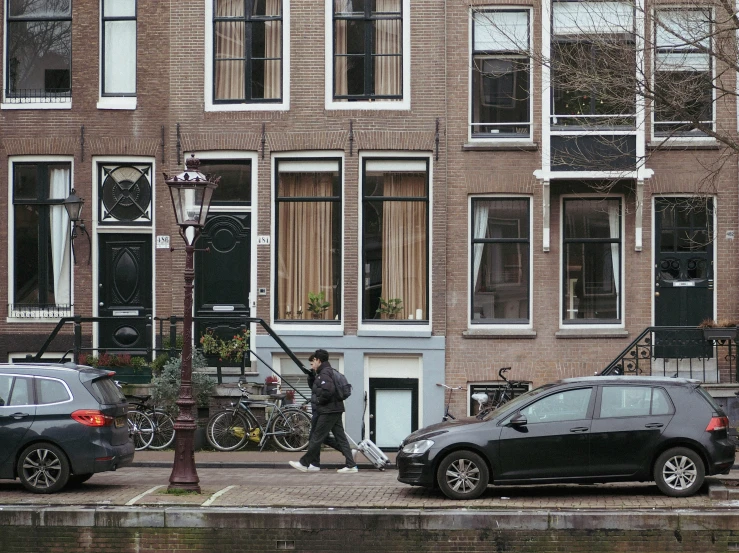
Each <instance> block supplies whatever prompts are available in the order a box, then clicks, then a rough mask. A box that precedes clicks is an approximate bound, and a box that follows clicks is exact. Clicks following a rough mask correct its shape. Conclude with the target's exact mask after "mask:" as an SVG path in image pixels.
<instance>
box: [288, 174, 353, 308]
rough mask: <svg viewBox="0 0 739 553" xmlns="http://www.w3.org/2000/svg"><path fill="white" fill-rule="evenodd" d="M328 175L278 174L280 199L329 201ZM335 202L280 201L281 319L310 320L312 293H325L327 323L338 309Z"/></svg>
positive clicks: (329, 179)
mask: <svg viewBox="0 0 739 553" xmlns="http://www.w3.org/2000/svg"><path fill="white" fill-rule="evenodd" d="M332 185H333V176H332V175H331V174H330V173H280V195H281V196H282V197H291V196H292V197H296V196H300V197H316V198H321V197H326V196H330V195H331V193H332V188H333V187H332ZM333 205H334V204H333V202H330V201H311V202H280V203H279V218H280V222H279V229H278V233H279V234H278V243H279V246H278V263H279V268H278V280H277V298H278V302H279V303H278V309H277V311H278V313H277V318H287V315H286V313H287V312H288V311H290V312H291V313H292V318H293V319H297V318H298V314H297V312H298V309H299V308H302V311H303V315H302V318H303V319H310V318H311V315H310V313H308V307H307V306H308V293H309V292H310V293H319V292H324V295H325V297H326V301H329V302H331V306H330V307H329V308H328V310H327V311H326V314H325V317H324V318H326V319H333V318H334V316H335V315H336V314H337V313H338V309H339V306H337V305H334V294H333V290H334V287H333V283H334V280H335V279H334V274H333V266H334V257H333V256H334V254H333V251H332V239H333V234H334V230H333V221H332V211H333Z"/></svg>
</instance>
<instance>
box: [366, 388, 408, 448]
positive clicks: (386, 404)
mask: <svg viewBox="0 0 739 553" xmlns="http://www.w3.org/2000/svg"><path fill="white" fill-rule="evenodd" d="M369 392H370V439H371V440H372V441H373V442H375V444H377V447H379V448H380V449H383V450H385V451H397V450H398V446H399V445H400V442H402V441H403V440H404V439H405V438H406V437H407V436H408V434H410V433H411V432H414V431H416V430H418V379H417V378H370V381H369Z"/></svg>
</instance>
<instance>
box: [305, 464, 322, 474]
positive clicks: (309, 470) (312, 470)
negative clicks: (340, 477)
mask: <svg viewBox="0 0 739 553" xmlns="http://www.w3.org/2000/svg"><path fill="white" fill-rule="evenodd" d="M319 470H321V467H317V466H315V465H308V469H307V471H308V472H318V471H319Z"/></svg>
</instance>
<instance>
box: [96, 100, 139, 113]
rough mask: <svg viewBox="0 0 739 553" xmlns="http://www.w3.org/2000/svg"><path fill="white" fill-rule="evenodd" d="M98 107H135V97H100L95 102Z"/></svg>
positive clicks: (128, 108) (125, 108)
mask: <svg viewBox="0 0 739 553" xmlns="http://www.w3.org/2000/svg"><path fill="white" fill-rule="evenodd" d="M97 108H98V109H121V110H134V109H136V97H125V98H124V97H106V98H100V100H98V103H97Z"/></svg>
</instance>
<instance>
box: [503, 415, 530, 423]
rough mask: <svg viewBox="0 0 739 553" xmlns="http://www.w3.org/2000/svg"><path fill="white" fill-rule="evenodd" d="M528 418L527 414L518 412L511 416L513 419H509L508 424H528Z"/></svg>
mask: <svg viewBox="0 0 739 553" xmlns="http://www.w3.org/2000/svg"><path fill="white" fill-rule="evenodd" d="M528 422H529V421H528V419H527V418H526V415H522V414H521V413H516V414H515V415H513V417H511V420H510V421H508V424H510V425H511V426H526V425H527V424H528Z"/></svg>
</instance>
